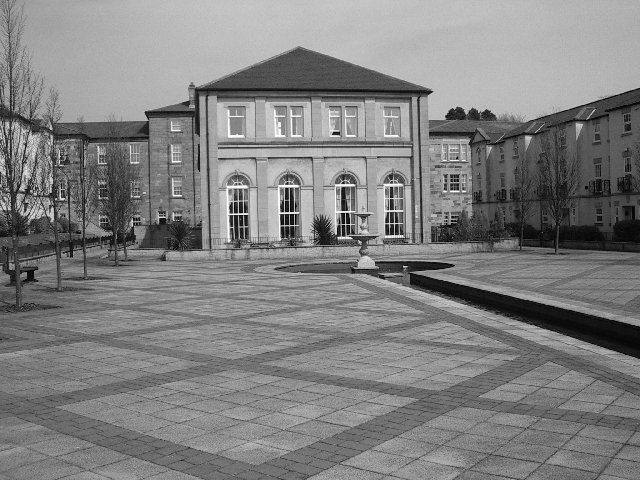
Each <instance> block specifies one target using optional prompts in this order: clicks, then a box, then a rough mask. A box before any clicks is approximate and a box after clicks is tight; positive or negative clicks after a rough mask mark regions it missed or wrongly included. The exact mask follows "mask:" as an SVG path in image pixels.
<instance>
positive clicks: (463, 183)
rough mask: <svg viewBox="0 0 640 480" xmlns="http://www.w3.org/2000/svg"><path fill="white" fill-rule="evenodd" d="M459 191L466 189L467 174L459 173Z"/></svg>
mask: <svg viewBox="0 0 640 480" xmlns="http://www.w3.org/2000/svg"><path fill="white" fill-rule="evenodd" d="M460 191H462V192H466V191H467V175H466V174H464V173H463V174H462V175H460Z"/></svg>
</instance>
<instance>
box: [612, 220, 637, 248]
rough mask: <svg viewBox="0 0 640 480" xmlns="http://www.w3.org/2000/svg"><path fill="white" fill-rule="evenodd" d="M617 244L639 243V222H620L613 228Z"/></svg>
mask: <svg viewBox="0 0 640 480" xmlns="http://www.w3.org/2000/svg"><path fill="white" fill-rule="evenodd" d="M613 233H614V238H615V240H616V241H617V242H636V243H640V220H622V221H620V222H618V223H616V224H615V225H614V226H613Z"/></svg>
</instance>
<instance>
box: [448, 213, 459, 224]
mask: <svg viewBox="0 0 640 480" xmlns="http://www.w3.org/2000/svg"><path fill="white" fill-rule="evenodd" d="M460 213H461V212H449V225H456V224H457V223H458V220H459V219H460ZM454 220H455V221H454Z"/></svg>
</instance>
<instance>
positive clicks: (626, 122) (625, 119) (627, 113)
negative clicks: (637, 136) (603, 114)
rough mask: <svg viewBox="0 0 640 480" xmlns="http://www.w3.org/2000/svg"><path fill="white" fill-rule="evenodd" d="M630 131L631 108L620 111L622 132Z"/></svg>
mask: <svg viewBox="0 0 640 480" xmlns="http://www.w3.org/2000/svg"><path fill="white" fill-rule="evenodd" d="M630 131H631V110H623V111H622V133H629V132H630Z"/></svg>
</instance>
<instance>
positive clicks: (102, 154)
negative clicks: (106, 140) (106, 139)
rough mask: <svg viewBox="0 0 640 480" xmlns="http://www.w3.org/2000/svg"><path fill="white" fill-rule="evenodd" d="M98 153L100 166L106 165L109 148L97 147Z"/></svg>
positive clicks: (104, 146)
mask: <svg viewBox="0 0 640 480" xmlns="http://www.w3.org/2000/svg"><path fill="white" fill-rule="evenodd" d="M96 148H97V151H98V165H106V164H107V146H106V145H96Z"/></svg>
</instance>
